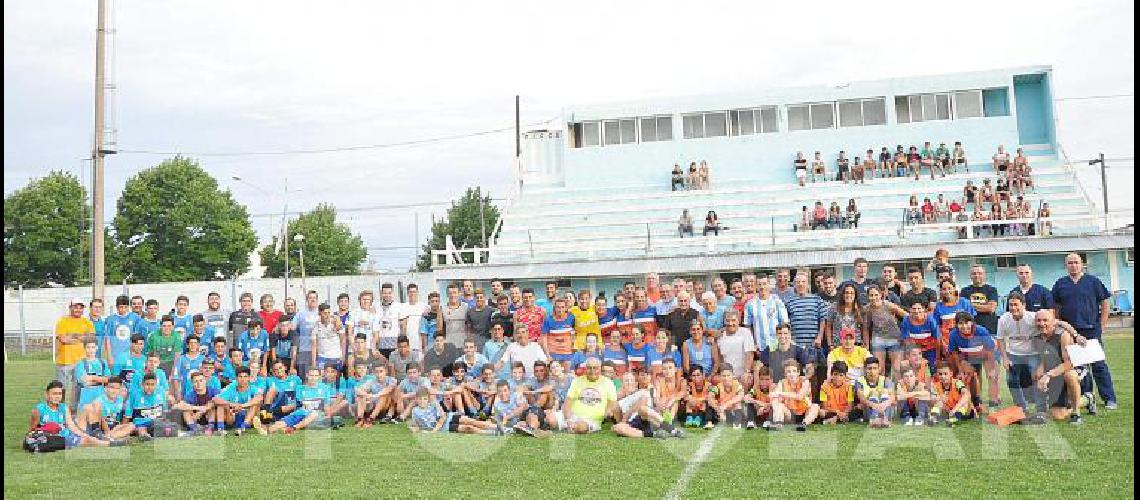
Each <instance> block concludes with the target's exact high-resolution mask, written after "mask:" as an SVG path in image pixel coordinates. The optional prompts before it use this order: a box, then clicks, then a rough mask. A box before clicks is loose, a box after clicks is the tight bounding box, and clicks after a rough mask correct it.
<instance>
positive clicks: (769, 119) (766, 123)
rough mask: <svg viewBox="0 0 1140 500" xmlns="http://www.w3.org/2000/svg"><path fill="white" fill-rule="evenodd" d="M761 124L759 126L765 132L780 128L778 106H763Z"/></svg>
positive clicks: (776, 130)
mask: <svg viewBox="0 0 1140 500" xmlns="http://www.w3.org/2000/svg"><path fill="white" fill-rule="evenodd" d="M760 125H761V127H758V128H759V129H760V130H759V131H763V132H764V133H769V132H778V131H779V130H780V117H779V114H777V113H776V108H774V107H771V108H763V109H761V110H760Z"/></svg>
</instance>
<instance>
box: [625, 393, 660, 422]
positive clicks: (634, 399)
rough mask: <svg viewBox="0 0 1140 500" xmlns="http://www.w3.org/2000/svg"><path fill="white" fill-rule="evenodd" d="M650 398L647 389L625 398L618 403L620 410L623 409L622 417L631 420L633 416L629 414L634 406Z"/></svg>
mask: <svg viewBox="0 0 1140 500" xmlns="http://www.w3.org/2000/svg"><path fill="white" fill-rule="evenodd" d="M649 397H652V396H650V395H649V391H647V390H645V389H638V390H637V391H634V393H633V394H630V395H628V396H626V397H624V398H621V399H619V400H618V402H617V403H618V408H621V415H622V417H624V418H625V420H629V419H630V418H631V417H632V416H633V415H630V414H629V410H631V409H633V406H634V405H636V404H637V403H638V402H639V401H641V400H642V399H644V398H649Z"/></svg>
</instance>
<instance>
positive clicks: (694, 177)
mask: <svg viewBox="0 0 1140 500" xmlns="http://www.w3.org/2000/svg"><path fill="white" fill-rule="evenodd" d="M711 182H712V177H711V174H710V173H709V163H708V162H707V161H705V160H701V164H700V165H699V166H698V165H697V162H695V161H694V162H691V163H689V175H688V176H686V175H685V171H684V170H681V165H680V164H673V173H672V176H671V181H670V186H671V187H672V190H673V191H677V190H678V189H679V190H681V191H691V190H697V189H708V188H709V186H710V185H711V184H710V183H711Z"/></svg>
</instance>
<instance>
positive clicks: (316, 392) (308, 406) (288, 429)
mask: <svg viewBox="0 0 1140 500" xmlns="http://www.w3.org/2000/svg"><path fill="white" fill-rule="evenodd" d="M335 394H336V391H335V389H334V388H333V386H329V385H328V384H325V383H322V382H321V370H320V368H317V367H316V366H310V367H309V371H308V372H307V373H306V374H305V384H304V385H302V386H301V387H298V388H297V402H298V408H297V409H296V410H293V412H292V413H290V414H288V415H285V417H283V418H282V419H280V420H278V421H276V422H274V423H273V425H271V426H270V427H269V429H267V431H268V433H269V434H273V433H276V432H281V431H284V432H285V433H286V434H292V433H293V431H296V430H300V429H304V428H306V427H309V426H311V425H313V424H315V423H321V424H324V423H326V422H327V420H326V419H327V417H328V416H329V415H328V413H327V410H328V408H329V407H330V406H331V405H332V401H333V396H334V395H335Z"/></svg>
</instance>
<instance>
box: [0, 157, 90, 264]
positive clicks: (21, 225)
mask: <svg viewBox="0 0 1140 500" xmlns="http://www.w3.org/2000/svg"><path fill="white" fill-rule="evenodd" d="M86 200H87V190H86V189H84V188H83V185H82V184H80V183H79V179H77V178H76V177H75V176H74V175H72V174H70V173H67V172H58V171H53V172H51V173H49V174H48V175H47V176H46V177H41V178H39V179H35V180H33V181H32V182H30V183H29V184H28V185H27V186H24V187H22V188H20V189H19V190H16V191H15V192H13V193H12V194H10V195H8V196H6V197H4V283H5V284H12V285H18V284H19V285H25V286H43V285H46V284H47V283H58V284H61V285H75V284H78V283H81V282H85V281H88V279H87V277H86V276H85V275H84V274H85V273H86V271H85V270H86V268H87V265H86V261H87V248H89V247H88V245H87V244H86V243H85V240H86V238H87V231H88V228H89V227H90V224H91V222H90V217H91V207H89V206H87V202H86Z"/></svg>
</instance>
